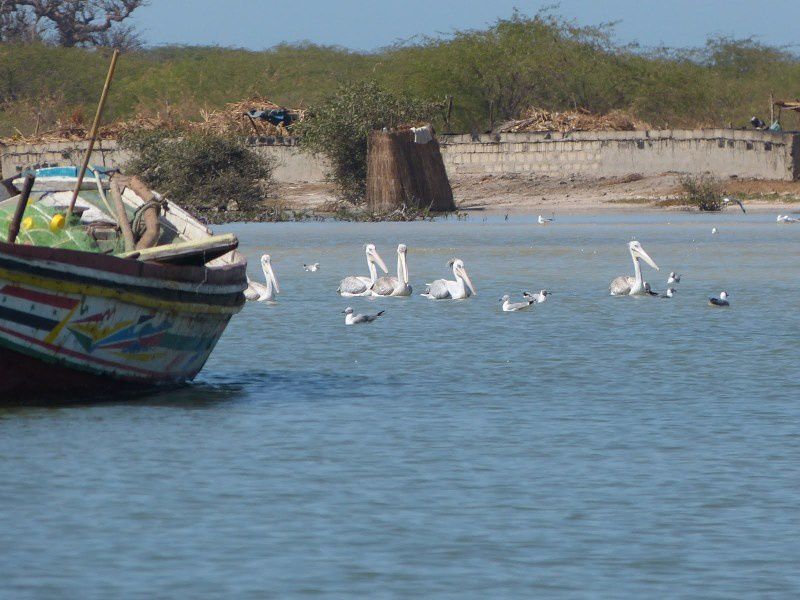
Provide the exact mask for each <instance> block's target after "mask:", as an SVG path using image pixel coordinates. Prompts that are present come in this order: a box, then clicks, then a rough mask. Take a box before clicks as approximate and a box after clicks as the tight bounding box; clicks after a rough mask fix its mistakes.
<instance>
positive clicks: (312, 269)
mask: <svg viewBox="0 0 800 600" xmlns="http://www.w3.org/2000/svg"><path fill="white" fill-rule="evenodd" d="M317 269H319V263H311V264H310V265H307V264H306V263H303V270H305V271H308V272H310V273H316V272H317Z"/></svg>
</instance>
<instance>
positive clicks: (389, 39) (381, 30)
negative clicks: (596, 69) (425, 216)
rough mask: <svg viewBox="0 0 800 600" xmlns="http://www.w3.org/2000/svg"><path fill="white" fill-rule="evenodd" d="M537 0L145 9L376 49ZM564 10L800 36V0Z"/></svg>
mask: <svg viewBox="0 0 800 600" xmlns="http://www.w3.org/2000/svg"><path fill="white" fill-rule="evenodd" d="M552 4H554V3H553V2H551V1H537V0H149V6H146V7H145V8H141V9H139V10H138V11H137V12H136V13H135V16H136V18H135V22H136V25H137V26H138V27H139V28H140V29H142V30H143V31H144V36H145V40H146V41H147V43H149V44H152V45H160V44H217V45H221V46H240V47H245V48H251V49H255V50H259V49H263V48H268V47H270V46H273V45H275V44H278V43H280V42H284V41H286V42H297V41H303V40H308V41H312V42H315V43H318V44H335V45H340V46H345V47H347V48H353V49H358V50H372V49H375V48H378V47H380V46H385V45H388V44H391V43H393V42H395V41H397V40H405V39H408V38H410V37H413V36H415V35H425V34H427V35H435V34H437V33H449V32H452V31H453V30H454V29H466V28H481V27H484V26H485V25H487V24H489V23H491V22H492V21H494V20H495V19H496V18H497V17H507V16H509V15H510V14H511V11H512V10H513V8H514V7H517V8H519V9H520V10H521V11H523V12H525V13H527V14H534V13H535V12H536V11H537V10H538V9H539V8H541V7H542V6H548V5H552ZM559 4H560V7H559V9H558V12H560V13H561V14H562V15H564V16H566V17H570V18H575V19H577V20H578V22H580V23H581V24H598V23H601V22H607V21H619V24H618V25H617V39H618V40H619V41H622V42H633V41H637V42H639V43H641V44H643V45H646V46H658V45H668V46H698V45H701V44H703V43H704V42H705V40H706V38H707V37H708V35H711V34H714V35H716V34H722V35H728V36H734V37H747V36H751V35H754V36H756V37H757V38H758V39H759V40H761V41H762V42H765V43H769V44H776V45H791V44H796V43H797V40H798V35H797V28H798V23H800V0H764V1H761V2H756V1H752V0H751V1H744V0H562V1H561V2H560V3H559Z"/></svg>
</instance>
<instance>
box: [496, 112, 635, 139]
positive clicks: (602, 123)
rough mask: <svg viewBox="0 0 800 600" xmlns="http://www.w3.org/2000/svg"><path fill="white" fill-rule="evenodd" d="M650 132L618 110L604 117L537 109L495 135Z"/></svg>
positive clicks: (505, 124) (589, 113) (523, 115)
mask: <svg viewBox="0 0 800 600" xmlns="http://www.w3.org/2000/svg"><path fill="white" fill-rule="evenodd" d="M637 129H650V126H649V125H648V124H647V123H643V122H641V121H637V120H635V119H634V118H633V117H631V116H630V115H628V114H627V113H625V112H623V111H619V110H615V111H611V112H610V113H607V114H605V115H596V114H593V113H591V112H589V111H588V110H586V109H583V108H579V109H578V110H575V111H564V112H550V111H548V110H544V109H540V108H529V109H528V110H526V111H525V112H524V113H523V114H522V118H520V119H516V120H514V121H507V122H505V123H503V124H501V125H499V126H498V127H497V128H495V132H497V133H519V132H530V131H560V132H562V133H567V132H570V131H635V130H637Z"/></svg>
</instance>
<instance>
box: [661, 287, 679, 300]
mask: <svg viewBox="0 0 800 600" xmlns="http://www.w3.org/2000/svg"><path fill="white" fill-rule="evenodd" d="M677 291H678V290H676V289H675V288H667V291H666V292H664V293H663V294H661V295H660V296H659V298H672V297H673V296H674V295H675V292H677Z"/></svg>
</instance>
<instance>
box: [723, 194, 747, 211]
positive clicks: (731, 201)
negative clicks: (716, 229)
mask: <svg viewBox="0 0 800 600" xmlns="http://www.w3.org/2000/svg"><path fill="white" fill-rule="evenodd" d="M722 204H723V205H724V206H730V205H731V204H738V205H739V208H741V209H742V212H743V213H746V212H747V211H746V210H745V209H744V204H742V201H741V200H737V199H736V198H728V197H727V196H726V197H725V198H723V199H722Z"/></svg>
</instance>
